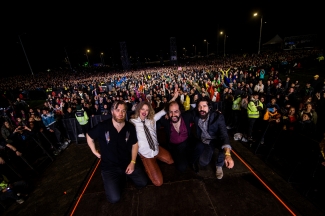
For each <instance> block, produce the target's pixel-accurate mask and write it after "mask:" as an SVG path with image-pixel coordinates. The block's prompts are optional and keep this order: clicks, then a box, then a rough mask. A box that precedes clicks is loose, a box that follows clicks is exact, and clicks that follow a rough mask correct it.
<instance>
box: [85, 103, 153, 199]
mask: <svg viewBox="0 0 325 216" xmlns="http://www.w3.org/2000/svg"><path fill="white" fill-rule="evenodd" d="M111 113H112V118H110V119H107V120H105V121H103V122H100V123H99V124H98V125H96V126H95V127H94V128H92V129H90V130H89V131H88V134H87V135H86V136H87V143H88V146H89V147H90V149H91V151H92V153H93V154H94V155H95V156H96V157H98V158H100V159H101V174H102V178H103V182H104V188H105V193H106V198H107V200H108V201H109V202H110V203H116V202H118V201H119V200H120V197H121V183H123V179H124V180H125V176H127V177H128V178H130V179H131V180H132V181H133V182H134V183H135V185H136V187H138V188H141V187H144V186H146V185H147V182H148V179H147V176H146V174H145V172H144V171H143V170H142V169H141V167H140V166H138V165H137V164H136V158H137V154H138V148H139V146H138V139H137V134H136V131H135V127H134V125H133V124H131V123H129V122H126V121H125V117H126V113H127V105H126V103H125V102H124V101H120V100H119V101H115V102H114V103H113V104H112V106H111ZM95 139H97V140H98V142H99V147H100V152H98V150H97V149H96V146H95V141H94V140H95Z"/></svg>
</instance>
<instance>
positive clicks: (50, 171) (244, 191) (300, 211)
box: [3, 140, 324, 216]
mask: <svg viewBox="0 0 325 216" xmlns="http://www.w3.org/2000/svg"><path fill="white" fill-rule="evenodd" d="M231 142H232V146H233V149H234V151H233V158H234V161H235V167H234V168H233V169H230V170H229V169H227V168H224V177H223V179H221V180H218V179H217V178H216V177H215V167H214V166H213V163H211V164H210V165H209V166H208V167H206V168H204V169H201V170H200V172H199V173H198V174H195V173H194V172H193V171H191V170H190V169H188V170H187V171H186V172H185V173H179V172H178V171H177V170H176V169H175V167H174V166H173V165H167V164H164V163H162V162H159V165H160V167H161V170H162V173H163V176H164V184H163V185H162V186H160V187H156V186H154V185H152V184H151V183H150V184H149V185H148V186H146V187H145V188H143V189H140V190H138V189H136V188H135V187H134V185H133V184H132V182H130V181H127V182H126V187H125V190H124V192H123V195H122V199H121V201H120V202H119V203H116V204H110V203H108V202H107V201H106V198H105V193H104V188H103V183H102V179H101V175H100V170H99V168H98V167H97V165H98V161H99V160H98V159H96V158H95V156H93V155H92V153H91V151H90V150H89V148H88V146H87V144H78V145H76V144H71V145H70V146H69V147H68V148H67V149H66V150H65V151H64V152H62V153H61V154H60V155H59V156H57V158H56V159H55V161H54V162H52V163H51V164H50V165H49V167H48V168H47V169H46V170H45V171H44V173H42V174H41V177H39V178H38V180H37V183H36V185H35V189H34V191H33V193H31V194H30V197H29V198H28V199H27V200H26V201H25V203H23V204H21V205H19V204H16V203H14V204H12V205H11V206H10V207H9V209H7V210H6V211H5V212H3V215H56V216H57V215H74V216H79V215H80V216H84V215H87V216H88V215H98V216H99V215H121V216H125V215H128V216H129V215H131V216H132V215H139V216H146V215H148V216H152V215H155V216H159V215H163V216H165V215H168V216H172V215H186V216H190V215H261V216H262V215H263V216H266V215H270V216H271V215H281V216H282V215H315V216H316V215H324V212H322V211H321V210H320V209H319V208H317V207H316V206H314V205H313V204H312V203H311V202H309V200H307V199H306V198H305V197H304V196H302V195H301V194H300V193H298V192H297V190H295V189H294V188H293V187H292V186H291V185H290V184H289V183H288V182H287V181H285V180H284V179H283V178H282V177H280V176H278V175H277V174H276V173H275V172H274V171H273V170H272V169H271V168H270V167H268V166H267V165H266V164H265V163H264V162H263V161H262V160H261V159H260V158H259V157H258V156H256V155H255V154H254V153H253V152H252V151H250V150H249V149H248V148H247V147H245V146H244V145H243V144H242V143H240V142H237V141H234V140H232V141H231Z"/></svg>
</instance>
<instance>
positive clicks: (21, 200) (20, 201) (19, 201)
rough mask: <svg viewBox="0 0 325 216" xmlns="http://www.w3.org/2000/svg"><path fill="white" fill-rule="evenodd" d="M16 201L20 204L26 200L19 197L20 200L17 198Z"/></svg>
mask: <svg viewBox="0 0 325 216" xmlns="http://www.w3.org/2000/svg"><path fill="white" fill-rule="evenodd" d="M16 202H17V203H18V204H23V203H24V202H25V200H23V199H19V200H16Z"/></svg>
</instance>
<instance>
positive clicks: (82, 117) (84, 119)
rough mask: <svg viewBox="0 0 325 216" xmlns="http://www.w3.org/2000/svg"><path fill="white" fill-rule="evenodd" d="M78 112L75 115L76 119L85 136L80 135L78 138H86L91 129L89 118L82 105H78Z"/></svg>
mask: <svg viewBox="0 0 325 216" xmlns="http://www.w3.org/2000/svg"><path fill="white" fill-rule="evenodd" d="M76 108H77V111H76V113H75V116H76V119H77V121H78V123H79V124H80V126H81V129H82V132H83V134H79V135H78V137H85V136H86V134H87V132H88V127H89V124H88V122H89V117H88V115H87V112H85V111H84V110H83V108H82V106H81V105H79V104H78V105H77V106H76Z"/></svg>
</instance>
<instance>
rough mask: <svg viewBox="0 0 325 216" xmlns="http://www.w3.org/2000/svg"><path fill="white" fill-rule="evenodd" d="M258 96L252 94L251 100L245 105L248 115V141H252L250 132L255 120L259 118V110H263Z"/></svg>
mask: <svg viewBox="0 0 325 216" xmlns="http://www.w3.org/2000/svg"><path fill="white" fill-rule="evenodd" d="M258 97H259V95H258V94H257V93H253V95H252V98H251V100H250V101H249V103H248V105H247V115H248V131H247V137H248V140H251V141H252V140H253V138H252V132H253V127H254V124H255V122H256V120H257V119H258V118H259V117H260V112H259V111H260V110H262V109H263V103H262V102H261V101H260V100H259V99H258Z"/></svg>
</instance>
